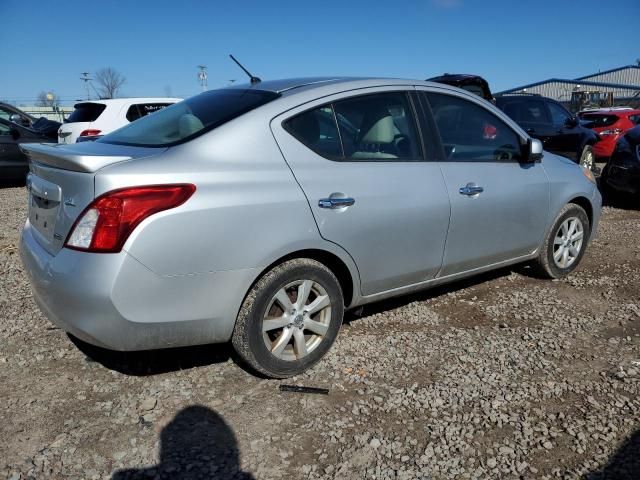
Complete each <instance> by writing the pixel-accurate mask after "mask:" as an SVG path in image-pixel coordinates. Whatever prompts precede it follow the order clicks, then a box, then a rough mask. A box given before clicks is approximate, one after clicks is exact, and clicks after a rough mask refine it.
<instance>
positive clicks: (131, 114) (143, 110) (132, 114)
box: [126, 103, 173, 122]
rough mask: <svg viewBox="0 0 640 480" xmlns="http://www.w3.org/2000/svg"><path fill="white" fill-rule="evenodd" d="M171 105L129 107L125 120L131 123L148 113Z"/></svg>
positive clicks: (140, 104) (144, 104) (154, 104)
mask: <svg viewBox="0 0 640 480" xmlns="http://www.w3.org/2000/svg"><path fill="white" fill-rule="evenodd" d="M169 105H173V103H136V104H134V105H131V106H130V107H129V109H128V110H127V115H126V117H127V120H129V121H130V122H133V121H134V120H138V119H139V118H141V117H145V116H147V115H149V114H150V113H153V112H157V111H158V110H162V109H163V108H164V107H168V106H169Z"/></svg>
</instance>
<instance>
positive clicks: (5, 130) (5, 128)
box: [0, 123, 11, 135]
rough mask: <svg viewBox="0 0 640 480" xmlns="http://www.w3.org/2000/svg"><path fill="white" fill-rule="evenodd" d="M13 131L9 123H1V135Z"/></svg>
mask: <svg viewBox="0 0 640 480" xmlns="http://www.w3.org/2000/svg"><path fill="white" fill-rule="evenodd" d="M10 133H11V128H9V126H8V125H5V124H4V123H0V135H10Z"/></svg>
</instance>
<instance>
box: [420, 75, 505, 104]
mask: <svg viewBox="0 0 640 480" xmlns="http://www.w3.org/2000/svg"><path fill="white" fill-rule="evenodd" d="M427 81H428V82H437V83H444V84H446V85H452V86H454V87H458V88H462V89H463V90H466V91H468V92H471V93H475V94H476V95H478V96H479V97H482V98H484V99H485V100H488V101H489V102H495V98H493V94H492V93H491V88H489V82H487V81H486V80H485V79H484V78H482V77H481V76H479V75H469V74H463V73H445V74H444V75H440V76H439V77H433V78H428V79H427Z"/></svg>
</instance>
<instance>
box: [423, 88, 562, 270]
mask: <svg viewBox="0 0 640 480" xmlns="http://www.w3.org/2000/svg"><path fill="white" fill-rule="evenodd" d="M422 98H423V100H425V101H426V103H428V106H425V109H424V111H425V112H429V110H430V111H431V115H432V118H433V123H434V124H435V127H434V128H436V129H437V132H438V136H439V138H440V139H441V142H442V147H443V148H442V153H441V162H440V164H441V169H442V173H443V175H444V179H445V183H446V186H447V190H448V192H449V197H450V202H451V221H450V225H449V233H448V236H447V243H446V247H445V254H444V260H443V265H442V272H441V274H440V275H441V276H446V275H452V274H457V273H461V272H466V271H471V270H474V269H478V268H482V267H486V266H489V265H494V264H498V263H501V262H507V261H511V260H514V259H518V258H520V257H524V256H526V255H528V254H530V253H532V252H533V251H534V250H535V249H536V248H537V247H538V246H539V245H540V243H541V241H542V236H543V234H544V231H545V227H546V222H547V214H548V210H549V182H548V179H547V175H546V173H545V171H544V169H543V166H542V164H541V163H524V162H521V160H522V159H523V156H522V155H523V153H522V152H523V146H522V144H523V142H525V140H524V139H523V138H522V137H520V135H519V134H518V133H517V132H516V131H515V130H514V129H513V128H511V127H510V126H509V125H508V124H507V122H505V121H503V119H501V118H499V116H498V115H496V114H495V113H494V112H492V111H490V110H489V108H487V107H485V105H484V103H485V102H482V103H481V101H480V100H476V99H475V98H470V97H462V96H461V95H459V94H453V93H444V92H437V91H434V90H433V89H432V90H430V91H426V92H423V94H422Z"/></svg>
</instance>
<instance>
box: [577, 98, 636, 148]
mask: <svg viewBox="0 0 640 480" xmlns="http://www.w3.org/2000/svg"><path fill="white" fill-rule="evenodd" d="M578 116H579V117H580V120H581V121H582V125H583V126H585V127H587V128H590V129H592V130H593V131H594V132H596V133H597V134H598V135H599V136H600V139H601V141H600V142H598V143H596V144H595V145H594V146H593V153H594V155H595V156H596V158H601V159H608V158H609V157H610V156H611V154H612V153H613V149H614V148H615V146H616V143H617V142H618V139H619V138H620V137H621V136H622V135H623V134H624V133H625V132H626V131H627V130H629V129H630V128H633V127H634V126H636V125H640V110H634V109H631V108H624V109H620V108H615V109H614V108H606V109H600V110H595V111H589V112H581V113H579V114H578Z"/></svg>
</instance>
